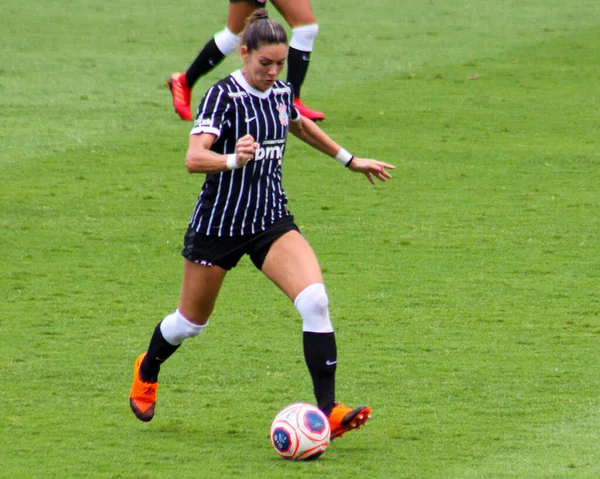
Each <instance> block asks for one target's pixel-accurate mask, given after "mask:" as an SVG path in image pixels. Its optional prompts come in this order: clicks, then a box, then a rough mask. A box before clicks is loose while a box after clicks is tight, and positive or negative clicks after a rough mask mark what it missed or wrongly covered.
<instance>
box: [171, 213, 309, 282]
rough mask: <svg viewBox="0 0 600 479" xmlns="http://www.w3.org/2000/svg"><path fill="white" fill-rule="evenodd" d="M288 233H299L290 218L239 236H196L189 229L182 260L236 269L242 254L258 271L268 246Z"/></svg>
mask: <svg viewBox="0 0 600 479" xmlns="http://www.w3.org/2000/svg"><path fill="white" fill-rule="evenodd" d="M288 231H300V230H299V229H298V227H297V226H296V224H295V223H294V217H293V216H287V217H285V218H282V219H280V220H278V221H277V222H275V223H273V224H272V225H271V226H269V227H268V228H267V229H266V230H264V231H261V232H260V233H256V234H250V235H241V236H214V235H205V234H202V233H196V231H195V230H193V229H191V228H188V230H187V232H186V234H185V238H184V239H183V250H182V251H181V254H182V255H183V257H184V258H185V259H188V260H190V261H193V262H194V263H198V264H203V265H206V266H213V265H214V266H220V267H221V268H223V269H226V270H230V269H231V268H235V266H236V265H237V264H238V261H239V260H240V259H241V258H242V256H244V255H245V254H247V255H249V256H250V259H251V260H252V262H253V263H254V266H256V267H257V268H258V269H259V270H260V269H262V265H263V263H264V261H265V258H266V257H267V253H268V252H269V249H271V245H272V244H273V243H274V242H275V240H276V239H278V238H280V237H282V236H283V235H284V234H286V233H287V232H288Z"/></svg>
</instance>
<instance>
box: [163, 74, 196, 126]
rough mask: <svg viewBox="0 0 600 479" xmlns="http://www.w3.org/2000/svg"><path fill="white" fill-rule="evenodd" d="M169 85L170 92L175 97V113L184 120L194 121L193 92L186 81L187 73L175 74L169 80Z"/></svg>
mask: <svg viewBox="0 0 600 479" xmlns="http://www.w3.org/2000/svg"><path fill="white" fill-rule="evenodd" d="M167 85H169V90H171V94H172V95H173V107H175V112H176V113H177V114H178V115H179V117H180V118H181V119H182V120H184V121H192V120H193V119H194V117H193V116H192V111H191V110H190V103H191V101H192V90H191V89H190V87H188V84H187V82H186V80H185V73H173V74H172V75H171V76H170V77H169V79H168V80H167Z"/></svg>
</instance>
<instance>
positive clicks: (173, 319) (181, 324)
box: [160, 310, 208, 346]
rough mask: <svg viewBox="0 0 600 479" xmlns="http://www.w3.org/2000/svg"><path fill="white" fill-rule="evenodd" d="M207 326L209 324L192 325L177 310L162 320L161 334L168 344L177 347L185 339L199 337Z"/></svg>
mask: <svg viewBox="0 0 600 479" xmlns="http://www.w3.org/2000/svg"><path fill="white" fill-rule="evenodd" d="M207 326H208V322H207V323H205V324H194V323H192V322H191V321H189V320H188V319H187V318H185V317H184V316H183V315H182V314H181V313H180V312H179V310H177V311H175V312H174V313H173V314H170V315H169V316H167V317H166V318H165V319H163V320H162V322H161V323H160V332H161V333H162V335H163V337H164V338H165V339H166V340H167V342H168V343H170V344H172V345H173V346H177V345H179V344H181V343H182V342H183V340H184V339H187V338H192V337H194V336H198V335H199V334H200V333H202V331H204V330H205V329H206V327H207Z"/></svg>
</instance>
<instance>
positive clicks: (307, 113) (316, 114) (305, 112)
mask: <svg viewBox="0 0 600 479" xmlns="http://www.w3.org/2000/svg"><path fill="white" fill-rule="evenodd" d="M294 106H295V107H296V110H298V112H299V113H300V114H301V115H302V116H303V117H305V118H308V119H309V120H312V121H320V120H324V119H325V114H324V113H322V112H320V111H317V110H311V109H310V108H308V107H307V106H306V105H305V104H304V103H302V102H301V101H300V98H294Z"/></svg>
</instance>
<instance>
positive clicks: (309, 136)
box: [290, 116, 395, 184]
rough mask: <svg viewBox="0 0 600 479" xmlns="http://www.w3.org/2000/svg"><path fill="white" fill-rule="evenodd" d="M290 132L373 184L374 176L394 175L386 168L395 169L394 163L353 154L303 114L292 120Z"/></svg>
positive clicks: (387, 177) (383, 178)
mask: <svg viewBox="0 0 600 479" xmlns="http://www.w3.org/2000/svg"><path fill="white" fill-rule="evenodd" d="M290 132H291V133H292V134H293V135H294V136H296V137H297V138H299V139H300V140H302V141H303V142H304V143H306V144H308V145H310V146H312V147H313V148H314V149H316V150H319V151H320V152H322V153H325V154H326V155H328V156H331V157H332V158H335V159H336V160H337V161H339V162H340V163H342V164H343V165H344V166H346V167H347V168H348V169H349V170H351V171H354V172H357V173H362V174H364V175H365V176H366V177H367V179H368V180H369V181H370V182H371V183H372V184H375V179H374V178H377V179H378V180H380V181H383V182H385V181H387V180H388V179H389V178H391V177H392V175H390V174H389V173H388V172H387V171H386V170H393V169H394V168H395V166H394V165H390V164H388V163H384V162H383V161H379V160H371V159H365V158H359V157H357V156H353V155H352V154H350V153H348V152H347V151H346V150H344V149H343V148H342V147H341V146H340V145H338V144H337V143H336V142H335V141H333V140H332V139H331V138H330V137H329V136H328V135H327V133H325V132H324V131H323V130H321V128H319V126H318V125H317V124H316V123H315V122H313V121H311V120H309V119H307V118H304V117H302V116H301V117H300V119H299V120H298V121H291V122H290Z"/></svg>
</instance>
